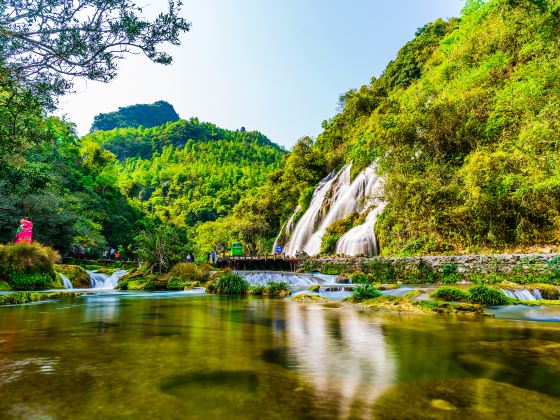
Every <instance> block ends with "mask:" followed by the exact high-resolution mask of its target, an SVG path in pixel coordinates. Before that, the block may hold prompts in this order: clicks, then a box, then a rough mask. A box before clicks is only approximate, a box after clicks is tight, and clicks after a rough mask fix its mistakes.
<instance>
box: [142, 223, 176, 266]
mask: <svg viewBox="0 0 560 420" xmlns="http://www.w3.org/2000/svg"><path fill="white" fill-rule="evenodd" d="M136 242H137V244H138V257H139V258H140V259H141V260H142V261H143V263H144V267H145V269H146V271H148V272H150V273H167V272H168V271H169V270H170V269H171V267H172V266H173V264H175V263H176V262H178V261H180V260H181V244H180V240H179V235H178V232H177V231H176V230H175V229H174V228H173V227H171V226H168V225H159V226H148V227H146V229H144V230H143V231H141V232H140V233H139V234H138V236H137V237H136Z"/></svg>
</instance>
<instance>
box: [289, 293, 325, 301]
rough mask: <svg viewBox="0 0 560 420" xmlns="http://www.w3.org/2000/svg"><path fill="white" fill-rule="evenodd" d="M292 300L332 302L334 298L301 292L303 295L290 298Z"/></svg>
mask: <svg viewBox="0 0 560 420" xmlns="http://www.w3.org/2000/svg"><path fill="white" fill-rule="evenodd" d="M290 300H291V301H294V302H308V303H312V302H317V303H321V302H332V299H329V298H326V297H323V296H319V295H309V294H306V293H304V294H301V295H296V296H294V297H292V298H291V299H290Z"/></svg>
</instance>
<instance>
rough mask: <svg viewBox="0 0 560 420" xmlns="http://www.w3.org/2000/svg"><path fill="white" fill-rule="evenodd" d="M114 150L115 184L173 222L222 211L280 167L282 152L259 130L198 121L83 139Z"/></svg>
mask: <svg viewBox="0 0 560 420" xmlns="http://www.w3.org/2000/svg"><path fill="white" fill-rule="evenodd" d="M82 141H83V143H84V144H90V145H92V147H95V146H97V147H101V148H102V149H104V150H106V151H110V152H112V153H114V154H115V155H116V156H117V158H118V159H119V162H117V163H116V164H115V174H116V177H117V183H118V185H119V187H120V189H121V191H122V192H123V193H124V194H125V196H127V197H128V198H129V199H130V200H132V202H134V203H135V205H136V206H138V207H139V208H141V209H143V210H144V211H146V212H148V213H152V214H155V215H157V216H159V217H160V218H161V219H162V220H165V221H170V222H172V223H173V224H175V225H178V226H185V225H186V226H194V225H196V224H197V223H199V222H205V221H210V220H215V219H217V218H218V217H221V216H225V215H227V214H228V213H229V212H230V211H231V209H232V208H233V206H234V205H235V204H237V202H238V201H239V200H240V198H241V197H242V196H243V194H244V192H245V191H247V190H248V189H251V188H254V187H256V186H257V185H260V184H262V183H263V182H264V181H265V180H266V177H267V175H268V174H269V173H270V172H271V171H273V170H275V169H277V168H278V167H279V166H280V163H281V160H282V156H283V155H284V153H285V152H284V150H283V149H282V148H280V147H279V146H278V145H276V144H274V143H272V142H271V141H270V140H269V139H268V138H266V137H265V136H264V135H262V134H260V133H258V132H247V131H245V130H244V129H242V130H239V131H230V130H225V129H222V128H219V127H217V126H215V125H214V124H209V123H202V122H199V121H198V120H197V119H191V120H189V121H185V120H180V121H177V122H172V123H167V124H165V125H162V126H160V127H153V128H137V129H136V128H135V129H132V128H126V129H114V130H112V131H98V132H95V133H93V134H90V135H87V136H86V137H84V139H83V140H82Z"/></svg>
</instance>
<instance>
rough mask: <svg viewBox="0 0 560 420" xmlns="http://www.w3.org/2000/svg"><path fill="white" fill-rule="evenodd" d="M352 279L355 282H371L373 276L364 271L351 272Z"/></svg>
mask: <svg viewBox="0 0 560 420" xmlns="http://www.w3.org/2000/svg"><path fill="white" fill-rule="evenodd" d="M349 277H350V280H352V283H353V284H368V283H371V278H370V277H369V276H368V275H367V274H365V273H362V272H359V271H358V272H356V273H351V274H350V275H349Z"/></svg>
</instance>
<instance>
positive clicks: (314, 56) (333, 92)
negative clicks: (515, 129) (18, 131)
mask: <svg viewBox="0 0 560 420" xmlns="http://www.w3.org/2000/svg"><path fill="white" fill-rule="evenodd" d="M139 3H142V1H139ZM145 3H146V5H147V6H146V7H145V10H146V11H147V13H155V12H156V11H157V10H158V9H161V8H163V7H165V4H166V1H165V0H145ZM142 4H143V5H144V3H142ZM463 4H464V1H463V0H392V1H386V0H385V1H382V0H369V1H368V0H346V1H342V0H299V1H298V0H283V1H280V0H274V1H273V0H184V7H183V13H182V14H183V15H184V16H185V17H186V18H188V20H190V21H191V22H192V29H191V31H190V32H188V33H187V34H185V35H184V36H183V38H182V39H183V44H182V45H181V46H180V47H173V48H169V49H168V50H169V51H170V52H172V54H173V56H174V63H173V64H172V65H171V66H161V65H158V64H153V63H151V62H150V61H149V60H148V59H147V58H145V57H143V56H131V57H128V58H127V59H126V60H124V61H122V62H121V64H120V70H119V75H118V76H117V78H116V79H115V80H113V81H112V82H111V83H109V84H102V83H96V82H85V81H78V82H77V83H76V86H75V88H76V93H75V94H71V95H68V96H66V97H64V98H63V99H62V100H61V103H60V113H62V114H64V113H65V114H67V115H68V117H69V118H70V119H71V120H72V121H74V122H75V123H76V124H77V125H78V131H79V133H80V134H84V133H85V132H87V131H88V129H89V127H90V125H91V122H92V120H93V117H94V115H96V114H97V113H99V112H108V111H113V110H116V109H117V108H118V107H119V106H126V105H130V104H134V103H151V102H154V101H156V100H160V99H163V100H166V101H168V102H170V103H172V104H173V105H174V106H175V109H176V110H177V112H178V113H179V115H180V116H181V117H182V118H190V117H193V116H196V117H199V118H200V119H201V120H204V121H209V122H213V123H215V124H217V125H219V126H221V127H224V128H230V129H236V128H239V127H242V126H244V127H246V128H247V129H248V130H259V131H261V132H262V133H264V134H266V135H267V136H268V137H269V138H270V139H271V140H273V141H275V142H277V143H279V144H281V145H283V146H285V147H286V148H290V147H291V146H292V145H293V144H294V143H295V141H296V140H297V139H298V138H300V137H302V136H304V135H310V136H317V134H319V133H320V131H321V122H322V121H323V120H325V119H328V118H330V117H332V116H333V115H334V114H335V112H336V106H337V102H338V97H339V95H340V94H341V93H343V92H346V91H347V90H348V89H350V88H357V87H360V86H361V85H363V84H366V83H368V82H369V80H370V79H371V77H372V76H379V75H380V74H381V72H382V71H383V69H384V68H385V66H386V65H387V63H388V62H389V61H390V60H392V59H393V58H394V57H395V56H396V54H397V52H398V50H399V48H400V47H402V45H403V44H404V43H405V42H407V41H409V40H410V39H412V38H413V37H414V33H415V31H416V29H417V28H419V27H421V26H423V25H424V24H426V23H428V22H430V21H433V20H434V19H436V18H438V17H442V18H448V17H451V16H458V14H459V11H460V9H461V8H462V6H463Z"/></svg>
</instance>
